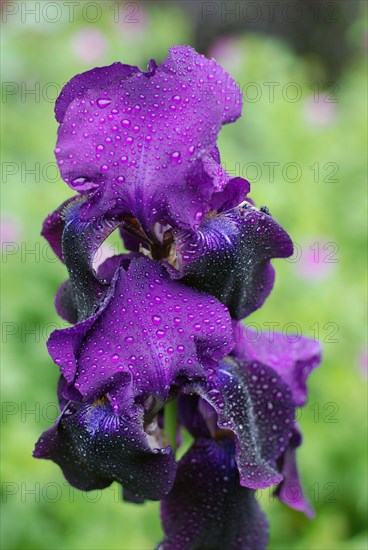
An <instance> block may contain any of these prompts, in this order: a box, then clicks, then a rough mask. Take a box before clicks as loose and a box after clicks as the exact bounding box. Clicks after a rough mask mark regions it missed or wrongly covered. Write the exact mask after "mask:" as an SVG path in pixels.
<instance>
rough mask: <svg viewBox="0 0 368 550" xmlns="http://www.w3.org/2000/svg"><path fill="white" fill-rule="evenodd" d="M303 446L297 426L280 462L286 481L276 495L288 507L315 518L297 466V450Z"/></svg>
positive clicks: (279, 487) (284, 480) (278, 488)
mask: <svg viewBox="0 0 368 550" xmlns="http://www.w3.org/2000/svg"><path fill="white" fill-rule="evenodd" d="M301 444H302V436H301V433H300V431H299V429H298V428H297V426H295V427H294V430H293V435H292V437H291V438H290V441H289V444H288V446H287V447H286V449H285V451H284V453H283V454H282V456H281V457H280V458H279V460H278V465H279V467H280V470H281V473H282V475H283V478H284V479H283V480H282V481H281V483H280V485H279V486H278V487H277V489H276V491H275V495H277V496H278V497H279V499H280V500H281V501H282V502H284V503H285V504H287V506H290V507H291V508H294V510H298V511H300V512H304V514H305V515H306V516H307V517H309V518H313V517H314V512H313V510H312V508H311V506H310V504H309V502H308V499H307V498H306V496H305V495H304V492H303V487H302V485H301V482H300V479H299V473H298V468H297V464H296V449H297V447H299V446H300V445H301Z"/></svg>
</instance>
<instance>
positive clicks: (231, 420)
mask: <svg viewBox="0 0 368 550" xmlns="http://www.w3.org/2000/svg"><path fill="white" fill-rule="evenodd" d="M188 389H189V391H191V392H194V393H197V394H198V395H200V396H201V397H202V398H203V399H205V400H206V401H207V402H208V403H209V404H210V405H212V407H213V408H214V410H215V411H216V413H217V415H218V421H217V424H218V427H219V428H221V429H222V430H230V431H231V432H233V434H234V436H235V442H236V454H235V458H236V461H237V464H238V468H239V472H240V480H241V484H242V485H243V486H244V487H249V488H252V489H261V488H265V487H268V486H270V485H273V484H276V483H279V482H280V481H281V480H282V475H281V474H280V473H279V472H278V471H277V470H276V461H277V459H278V458H279V457H280V455H281V454H282V453H283V451H284V450H285V448H286V446H287V444H288V441H289V439H290V437H291V435H292V426H293V423H294V419H295V406H294V404H293V400H292V395H291V391H290V389H289V388H288V386H287V385H286V384H285V383H284V382H283V381H282V380H281V378H280V377H279V376H278V375H277V374H276V373H275V372H274V371H273V370H272V369H270V368H269V367H267V366H266V365H262V364H261V363H257V362H251V363H250V362H239V363H236V362H235V361H232V360H229V359H227V360H226V361H221V362H220V370H219V373H218V376H217V378H216V377H214V379H213V380H212V382H207V383H206V385H205V386H204V385H203V384H196V385H195V386H194V387H193V386H192V387H189V388H188ZM211 423H212V419H211ZM187 427H188V426H187ZM193 435H194V436H195V435H196V433H193Z"/></svg>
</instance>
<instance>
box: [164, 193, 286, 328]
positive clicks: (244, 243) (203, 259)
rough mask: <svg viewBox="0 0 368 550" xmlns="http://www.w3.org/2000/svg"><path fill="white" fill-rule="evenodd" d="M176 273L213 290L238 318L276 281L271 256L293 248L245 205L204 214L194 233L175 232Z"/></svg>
mask: <svg viewBox="0 0 368 550" xmlns="http://www.w3.org/2000/svg"><path fill="white" fill-rule="evenodd" d="M175 241H176V249H177V256H178V263H179V271H178V272H177V273H175V272H174V271H172V276H174V277H183V281H184V282H185V283H186V284H188V285H189V286H192V287H194V288H198V289H199V290H202V291H203V292H207V293H208V294H212V295H213V296H215V297H216V298H218V299H219V300H220V301H221V302H222V303H223V304H225V305H226V306H227V307H228V309H229V311H230V313H231V316H232V317H233V318H235V319H242V318H243V317H246V316H247V315H249V314H250V313H251V312H252V311H254V310H256V309H257V308H259V307H260V306H261V305H262V304H263V302H264V301H265V299H266V298H267V296H268V295H269V293H270V292H271V289H272V286H273V282H274V270H273V267H272V266H271V264H270V259H271V258H286V257H287V256H290V255H291V254H292V251H293V245H292V242H291V240H290V237H289V236H288V234H287V233H286V232H285V231H284V230H283V229H282V227H281V226H280V225H278V224H277V223H276V222H275V221H274V219H273V218H272V217H271V216H269V215H267V214H265V213H264V212H262V211H259V210H257V209H256V208H254V207H253V206H251V205H250V204H249V203H246V204H245V205H243V206H241V207H239V208H235V209H233V210H230V211H227V212H224V213H220V214H216V213H214V214H213V215H212V216H208V217H207V219H206V220H205V221H204V222H203V223H202V224H201V226H200V228H199V229H198V231H196V232H193V231H180V230H177V231H175Z"/></svg>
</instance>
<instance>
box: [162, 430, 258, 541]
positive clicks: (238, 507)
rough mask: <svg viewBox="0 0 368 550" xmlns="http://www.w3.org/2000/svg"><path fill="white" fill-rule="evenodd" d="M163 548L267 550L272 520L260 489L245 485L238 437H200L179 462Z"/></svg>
mask: <svg viewBox="0 0 368 550" xmlns="http://www.w3.org/2000/svg"><path fill="white" fill-rule="evenodd" d="M161 516H162V522H163V527H164V531H165V540H164V541H163V542H162V543H161V544H160V545H159V547H158V549H159V550H224V549H226V550H264V549H265V548H266V546H267V542H268V524H267V520H266V517H265V516H264V514H263V512H262V511H261V509H260V507H259V505H258V502H257V501H256V499H255V492H254V491H252V490H251V489H246V488H244V487H241V486H240V483H239V474H238V471H237V467H236V463H235V460H234V449H233V442H232V441H231V440H230V441H229V440H227V439H224V440H222V441H214V440H207V439H199V440H197V441H196V442H195V443H194V445H193V446H192V447H191V448H190V450H189V451H188V452H187V453H186V454H185V455H184V457H183V458H182V459H181V460H180V462H179V463H178V470H177V475H176V478H175V483H174V486H173V489H172V490H171V492H170V493H169V494H168V495H167V496H166V497H165V498H164V499H163V501H162V503H161Z"/></svg>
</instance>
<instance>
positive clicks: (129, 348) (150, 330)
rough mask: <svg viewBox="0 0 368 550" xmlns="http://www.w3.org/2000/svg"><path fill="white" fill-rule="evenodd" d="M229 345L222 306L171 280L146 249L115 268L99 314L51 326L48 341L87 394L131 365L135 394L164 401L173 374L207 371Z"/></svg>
mask: <svg viewBox="0 0 368 550" xmlns="http://www.w3.org/2000/svg"><path fill="white" fill-rule="evenodd" d="M232 347H233V339H232V326H231V319H230V316H229V314H228V311H227V310H226V308H225V306H223V305H222V304H221V303H220V302H218V301H217V300H216V299H215V298H212V297H211V296H207V295H205V294H202V293H200V292H198V291H196V290H193V289H190V288H188V287H185V286H184V285H181V284H180V283H179V282H177V281H172V280H171V279H170V277H169V275H168V274H167V272H166V270H165V268H164V267H163V266H161V265H160V264H159V263H158V262H155V261H153V260H150V259H148V258H146V257H143V256H141V257H140V258H139V259H138V258H135V259H132V261H131V262H130V264H129V267H128V269H127V271H126V270H124V269H123V268H120V269H118V270H117V272H116V275H115V279H114V281H113V282H112V283H111V284H110V286H109V293H108V295H107V296H106V298H105V300H104V302H103V303H102V305H101V306H100V308H99V310H98V311H97V313H95V314H94V315H92V316H91V317H89V318H88V319H86V320H85V321H83V322H81V323H78V324H76V325H75V326H74V327H71V328H67V329H62V330H56V331H54V332H53V333H52V335H51V337H50V339H49V342H48V349H49V352H50V354H51V356H52V357H53V359H54V361H55V362H56V363H57V364H58V365H59V366H60V368H61V371H62V374H63V375H64V377H65V378H66V380H67V381H68V383H69V384H74V385H75V387H76V388H77V389H78V391H80V392H81V394H82V395H83V396H84V398H86V399H89V398H92V397H93V395H95V393H96V392H98V391H99V388H100V387H101V384H104V383H105V381H106V380H109V378H110V377H111V376H113V375H114V374H116V373H119V372H131V373H132V374H133V379H134V383H135V385H136V391H137V394H155V395H157V396H160V397H161V398H162V400H165V399H166V398H167V397H168V393H169V389H170V386H171V385H172V384H173V383H174V382H175V380H176V378H177V377H180V376H184V377H186V378H198V377H199V378H201V377H204V376H206V365H209V364H210V363H211V362H214V361H217V360H218V359H220V358H222V357H224V356H225V355H227V354H228V353H229V352H230V351H231V349H232ZM121 406H122V407H123V404H121Z"/></svg>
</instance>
